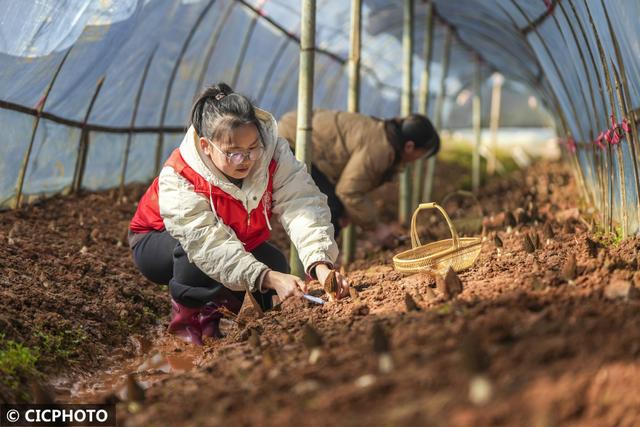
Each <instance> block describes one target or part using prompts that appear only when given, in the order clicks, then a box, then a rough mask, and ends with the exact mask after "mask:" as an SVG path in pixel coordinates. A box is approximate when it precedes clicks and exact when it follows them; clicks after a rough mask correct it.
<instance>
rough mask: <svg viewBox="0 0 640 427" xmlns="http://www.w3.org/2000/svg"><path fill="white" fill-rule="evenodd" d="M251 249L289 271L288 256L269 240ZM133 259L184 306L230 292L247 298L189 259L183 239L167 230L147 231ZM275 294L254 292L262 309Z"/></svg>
mask: <svg viewBox="0 0 640 427" xmlns="http://www.w3.org/2000/svg"><path fill="white" fill-rule="evenodd" d="M251 253H252V254H253V256H254V257H256V259H257V260H258V261H260V262H263V263H264V264H266V265H267V266H269V268H271V269H272V270H275V271H279V272H282V273H288V272H289V263H288V262H287V259H286V258H285V256H284V255H283V254H282V252H280V251H279V250H278V249H277V248H275V247H274V246H272V245H270V244H269V243H267V242H265V243H263V244H261V245H260V246H258V247H257V248H255V249H254V250H253V251H251ZM133 261H134V262H135V264H136V266H137V267H138V269H139V270H140V272H141V273H142V274H143V275H144V276H145V277H146V278H147V279H149V280H151V281H152V282H154V283H158V284H168V285H169V291H170V292H171V297H172V298H173V299H174V300H175V301H177V302H178V303H180V304H182V305H184V306H187V307H190V308H195V307H201V306H203V305H205V304H206V303H208V302H210V301H213V300H214V299H215V298H216V297H218V296H223V295H224V296H225V297H228V296H229V295H230V294H231V295H233V296H234V297H235V298H237V299H238V300H239V301H240V302H242V301H243V299H244V294H245V293H244V292H242V291H231V290H229V289H228V288H226V287H225V286H224V285H222V284H221V283H220V282H216V281H215V280H213V279H212V278H210V277H209V276H207V275H206V274H204V273H203V272H202V271H201V270H200V269H199V268H198V267H196V265H195V264H193V263H191V262H189V259H188V258H187V254H186V253H185V251H184V249H182V246H181V245H180V243H178V241H177V240H176V239H174V238H173V237H171V236H170V235H169V233H167V232H166V231H162V232H159V231H152V232H150V233H147V234H145V235H144V237H143V238H142V240H140V241H139V242H138V243H137V244H136V245H135V246H134V248H133ZM274 294H275V292H274V291H273V290H270V291H269V292H267V293H265V294H263V293H261V292H260V291H256V292H254V293H253V296H254V297H255V299H256V300H257V301H258V303H259V304H260V305H261V306H262V309H263V310H268V309H269V308H271V306H272V302H271V297H272V296H273V295H274Z"/></svg>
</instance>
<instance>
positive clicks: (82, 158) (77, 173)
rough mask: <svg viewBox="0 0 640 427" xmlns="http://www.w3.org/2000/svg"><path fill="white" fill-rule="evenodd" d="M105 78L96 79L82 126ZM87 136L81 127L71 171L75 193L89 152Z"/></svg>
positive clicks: (80, 184) (80, 183)
mask: <svg viewBox="0 0 640 427" xmlns="http://www.w3.org/2000/svg"><path fill="white" fill-rule="evenodd" d="M104 80H105V76H102V77H100V79H98V83H97V85H96V90H95V91H94V92H93V96H92V97H91V102H89V106H88V107H87V111H86V112H85V114H84V120H83V122H82V123H83V125H86V123H87V121H88V120H89V116H90V115H91V111H92V110H93V105H94V104H95V102H96V99H98V95H99V94H100V90H102V85H103V83H104ZM89 134H90V132H89V131H88V130H86V127H85V126H83V127H81V132H80V140H79V141H78V157H77V158H76V166H75V169H74V171H73V182H72V187H71V188H72V191H73V192H74V193H77V192H78V190H80V187H81V186H82V179H83V177H84V168H85V166H86V163H87V153H88V151H89Z"/></svg>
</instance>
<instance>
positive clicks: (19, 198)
mask: <svg viewBox="0 0 640 427" xmlns="http://www.w3.org/2000/svg"><path fill="white" fill-rule="evenodd" d="M72 49H73V47H70V48H69V50H67V52H66V53H65V54H64V56H63V57H62V59H61V60H60V63H59V64H58V66H57V67H56V70H55V71H54V73H53V76H52V78H51V81H50V82H49V86H47V89H46V90H45V93H44V95H43V96H42V98H41V99H40V101H39V102H38V108H36V109H35V114H34V115H35V117H36V119H35V121H34V123H33V131H32V132H31V139H30V140H29V145H28V146H27V151H26V152H25V153H24V157H23V158H22V164H21V165H20V172H19V174H18V182H17V184H16V196H15V197H16V198H15V203H14V205H13V208H14V209H16V208H19V207H20V205H21V202H22V189H23V187H24V179H25V176H26V174H27V167H28V166H29V158H30V157H31V151H32V150H33V143H34V141H35V139H36V132H37V131H38V125H39V124H40V118H41V117H42V112H43V110H44V106H45V104H46V103H47V99H49V94H50V93H51V89H53V85H54V84H55V82H56V80H57V79H58V75H59V74H60V70H62V66H63V65H64V63H65V62H66V61H67V58H68V57H69V54H70V53H71V50H72Z"/></svg>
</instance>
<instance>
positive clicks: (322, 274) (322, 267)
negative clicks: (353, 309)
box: [316, 264, 349, 299]
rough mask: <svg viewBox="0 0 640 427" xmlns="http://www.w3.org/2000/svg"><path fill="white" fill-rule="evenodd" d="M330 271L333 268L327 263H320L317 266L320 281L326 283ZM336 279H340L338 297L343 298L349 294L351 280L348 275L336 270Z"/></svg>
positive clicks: (317, 275)
mask: <svg viewBox="0 0 640 427" xmlns="http://www.w3.org/2000/svg"><path fill="white" fill-rule="evenodd" d="M330 272H331V269H330V268H329V267H328V266H327V265H326V264H318V265H317V266H316V277H317V278H318V281H319V282H320V283H324V281H325V280H326V279H327V276H328V275H329V273H330ZM336 280H337V281H338V293H337V294H336V297H337V298H338V299H341V298H344V297H346V296H347V295H349V281H348V280H347V279H346V277H344V276H343V275H342V274H340V273H339V272H337V271H336Z"/></svg>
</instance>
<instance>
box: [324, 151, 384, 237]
mask: <svg viewBox="0 0 640 427" xmlns="http://www.w3.org/2000/svg"><path fill="white" fill-rule="evenodd" d="M392 164H393V155H392V153H391V152H389V153H385V154H383V153H376V152H372V151H371V150H367V149H365V148H360V149H359V150H358V151H356V152H354V153H353V154H352V155H351V157H350V158H349V161H348V162H347V165H346V166H345V168H344V170H343V171H342V174H341V175H340V178H339V179H338V182H337V184H336V195H337V196H338V197H339V198H340V200H341V201H342V203H343V204H344V207H345V209H346V210H347V214H348V215H349V218H350V219H351V221H353V222H354V223H355V224H357V225H359V226H361V227H363V228H365V229H372V228H374V227H375V226H376V224H377V222H378V210H377V208H376V206H375V204H374V203H373V200H372V199H371V195H370V194H369V193H370V192H371V191H372V190H374V189H375V188H376V187H378V185H379V184H380V181H381V180H382V177H383V175H384V174H385V172H386V171H387V170H388V169H389V167H391V165H392Z"/></svg>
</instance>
